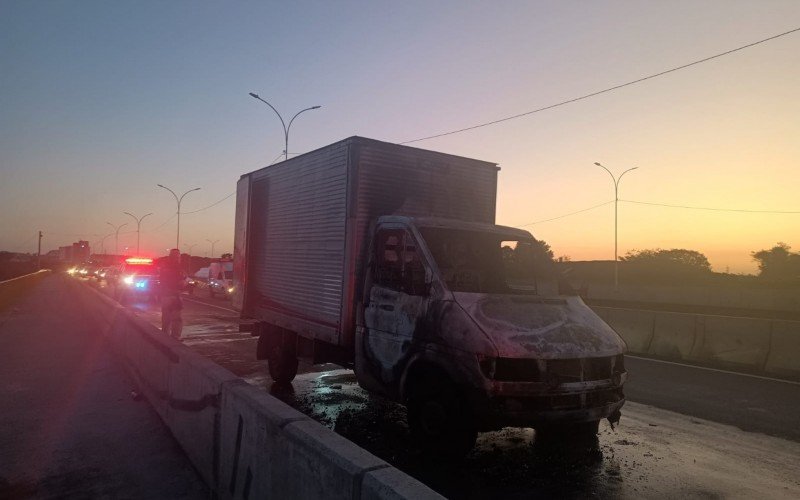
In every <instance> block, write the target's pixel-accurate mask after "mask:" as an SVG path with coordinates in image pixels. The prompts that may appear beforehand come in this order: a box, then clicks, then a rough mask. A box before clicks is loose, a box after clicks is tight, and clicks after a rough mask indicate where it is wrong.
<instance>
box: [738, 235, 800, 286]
mask: <svg viewBox="0 0 800 500" xmlns="http://www.w3.org/2000/svg"><path fill="white" fill-rule="evenodd" d="M791 249H792V247H790V246H789V245H787V244H786V243H782V242H779V243H778V244H777V245H775V246H774V247H772V248H770V249H769V250H760V251H758V252H750V256H751V257H753V260H755V261H756V262H758V269H759V276H760V277H762V278H766V279H770V280H777V281H790V280H798V279H800V253H797V252H792V251H791Z"/></svg>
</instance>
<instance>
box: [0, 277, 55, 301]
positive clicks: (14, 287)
mask: <svg viewBox="0 0 800 500" xmlns="http://www.w3.org/2000/svg"><path fill="white" fill-rule="evenodd" d="M50 273H51V271H50V270H49V269H42V270H41V271H36V272H35V273H31V274H26V275H24V276H18V277H16V278H12V279H10V280H5V281H0V311H3V310H4V309H6V308H7V307H10V306H11V305H12V304H13V303H14V302H16V301H17V300H18V299H19V298H20V297H22V296H23V295H24V294H25V292H26V291H28V290H30V289H31V287H33V286H34V285H36V283H38V282H39V280H41V279H42V278H44V277H45V276H47V275H49V274H50Z"/></svg>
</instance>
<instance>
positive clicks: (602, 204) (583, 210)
mask: <svg viewBox="0 0 800 500" xmlns="http://www.w3.org/2000/svg"><path fill="white" fill-rule="evenodd" d="M610 203H614V200H611V201H607V202H605V203H600V204H599V205H594V206H592V207H589V208H584V209H582V210H576V211H575V212H570V213H568V214H564V215H559V216H558V217H552V218H550V219H543V220H537V221H536V222H529V223H527V224H522V225H521V226H519V227H525V226H533V225H534V224H541V223H542V222H550V221H552V220H558V219H563V218H564V217H569V216H570V215H576V214H579V213H582V212H588V211H589V210H594V209H595V208H600V207H604V206H606V205H608V204H610Z"/></svg>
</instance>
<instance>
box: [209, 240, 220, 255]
mask: <svg viewBox="0 0 800 500" xmlns="http://www.w3.org/2000/svg"><path fill="white" fill-rule="evenodd" d="M206 241H207V242H209V243H211V258H212V259H213V258H214V244H215V243H217V242H218V241H219V240H214V241H211V240H209V239H206Z"/></svg>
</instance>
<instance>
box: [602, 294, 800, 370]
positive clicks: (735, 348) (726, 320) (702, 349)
mask: <svg viewBox="0 0 800 500" xmlns="http://www.w3.org/2000/svg"><path fill="white" fill-rule="evenodd" d="M592 309H593V310H594V311H595V312H596V313H597V314H598V315H600V317H601V318H603V319H604V320H605V322H606V323H608V324H609V325H610V326H611V327H612V328H614V330H616V331H617V333H619V334H620V336H621V337H622V338H623V339H625V342H626V343H627V344H628V352H630V353H633V354H642V355H645V356H653V357H657V358H662V359H671V360H675V361H688V362H691V363H699V364H711V365H714V366H725V367H728V368H732V369H741V370H744V371H749V372H753V371H755V372H762V373H765V374H769V375H778V376H783V377H789V378H798V377H800V321H784V320H772V319H759V318H739V317H732V316H712V315H704V314H690V313H674V312H664V311H650V310H644V309H620V308H612V307H598V306H595V307H592Z"/></svg>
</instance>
